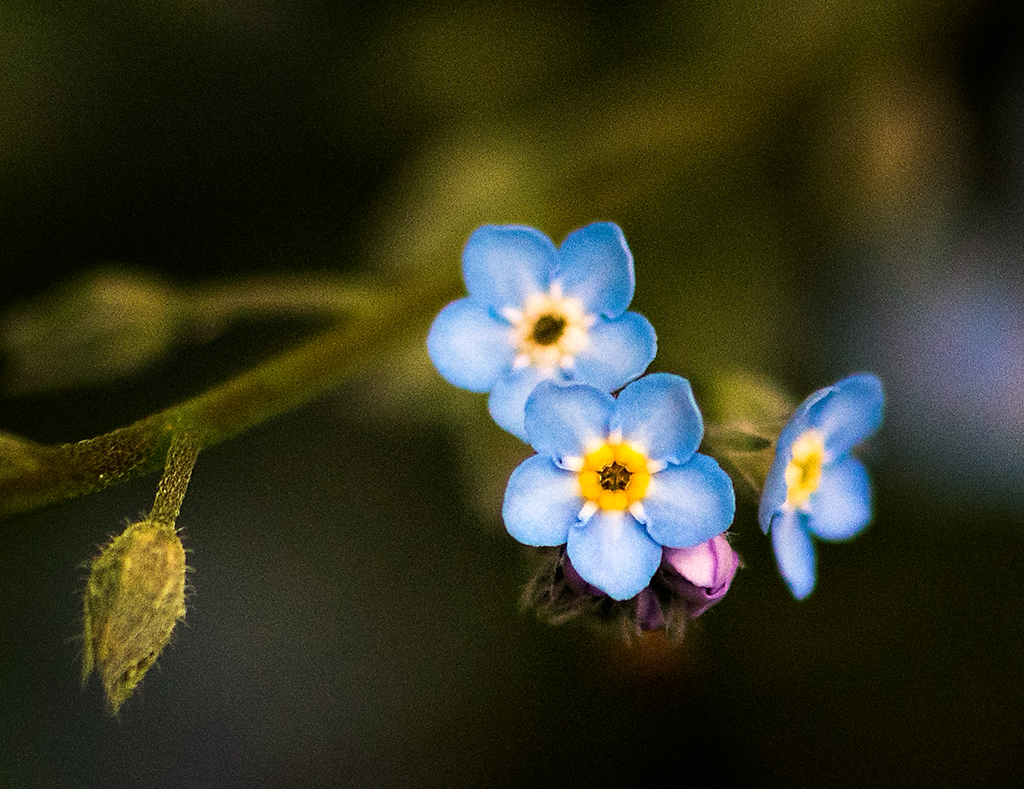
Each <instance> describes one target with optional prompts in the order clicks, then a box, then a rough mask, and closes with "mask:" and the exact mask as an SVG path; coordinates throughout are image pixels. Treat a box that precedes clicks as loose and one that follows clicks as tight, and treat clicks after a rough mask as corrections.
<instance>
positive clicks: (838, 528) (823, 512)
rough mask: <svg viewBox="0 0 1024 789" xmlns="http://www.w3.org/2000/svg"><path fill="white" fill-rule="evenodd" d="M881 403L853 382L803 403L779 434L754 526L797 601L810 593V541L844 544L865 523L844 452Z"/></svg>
mask: <svg viewBox="0 0 1024 789" xmlns="http://www.w3.org/2000/svg"><path fill="white" fill-rule="evenodd" d="M883 403H884V396H883V394H882V384H881V382H880V381H879V380H878V378H877V377H876V376H874V375H871V374H861V375H853V376H850V377H849V378H844V379H843V380H841V381H840V382H839V383H837V384H835V385H834V386H828V387H825V388H824V389H819V390H818V391H817V392H815V393H814V394H812V395H811V396H810V397H808V398H807V399H806V400H804V401H803V403H801V404H800V407H799V408H797V410H796V411H795V412H794V414H793V416H792V417H791V418H790V420H789V422H787V423H786V426H785V427H784V428H783V429H782V433H781V434H780V435H779V440H778V443H777V444H776V450H775V459H774V461H773V462H772V465H771V468H770V470H769V471H768V477H767V478H766V480H765V486H764V492H763V493H762V495H761V504H760V507H759V510H758V519H759V520H760V522H761V529H762V530H763V531H764V532H765V534H767V533H768V532H769V530H770V531H771V535H772V547H773V548H774V550H775V558H776V560H777V562H778V565H779V572H781V573H782V577H783V578H785V579H786V583H788V584H789V587H790V589H791V590H792V592H793V595H794V596H795V597H796V598H797V599H803V598H804V597H806V596H807V595H809V594H810V593H811V592H812V591H813V589H814V584H815V579H816V567H815V565H816V558H815V550H814V544H813V542H812V539H811V538H812V536H814V537H818V538H820V539H822V540H831V541H837V540H847V539H849V538H851V537H853V536H855V535H856V534H858V533H859V532H860V531H861V530H862V529H863V528H864V527H865V526H866V525H867V524H868V521H870V520H871V483H870V480H869V479H868V474H867V470H866V469H865V468H864V465H863V464H862V463H861V462H860V460H858V459H857V458H856V457H854V456H853V455H852V454H851V450H852V449H853V447H854V446H856V445H857V444H859V443H860V442H861V441H863V440H864V439H866V438H868V437H869V436H871V435H872V434H873V433H874V432H875V431H876V430H877V429H878V426H879V425H880V424H881V422H882V407H883Z"/></svg>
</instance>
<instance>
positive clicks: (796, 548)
mask: <svg viewBox="0 0 1024 789" xmlns="http://www.w3.org/2000/svg"><path fill="white" fill-rule="evenodd" d="M800 521H801V516H800V514H799V513H797V512H796V511H794V510H792V509H789V508H787V509H785V510H783V511H782V512H780V513H779V514H778V515H777V516H776V517H775V519H774V520H773V521H772V547H773V548H774V549H775V561H776V562H777V563H778V565H779V572H780V573H781V574H782V577H783V578H785V579H786V583H787V584H789V588H790V590H791V591H792V592H793V596H794V597H795V598H796V599H797V600H803V599H804V598H805V597H807V595H809V594H810V593H811V592H812V591H814V582H815V578H816V575H817V571H816V569H815V564H816V557H815V555H814V545H813V544H812V543H811V537H810V535H809V534H808V533H807V531H806V530H805V529H804V527H803V524H802V523H801V522H800Z"/></svg>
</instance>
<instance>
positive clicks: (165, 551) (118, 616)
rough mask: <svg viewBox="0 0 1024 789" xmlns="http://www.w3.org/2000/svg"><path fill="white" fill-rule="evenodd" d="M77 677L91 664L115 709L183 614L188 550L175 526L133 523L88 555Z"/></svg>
mask: <svg viewBox="0 0 1024 789" xmlns="http://www.w3.org/2000/svg"><path fill="white" fill-rule="evenodd" d="M84 613H85V646H84V652H83V655H82V682H83V684H84V683H85V682H86V681H87V680H88V678H89V675H90V674H91V673H92V672H93V670H94V669H95V670H96V671H97V672H98V673H99V675H100V679H101V680H102V681H103V687H104V689H105V691H106V694H107V704H108V706H109V709H110V713H111V714H112V715H113V714H116V713H117V711H118V709H119V708H120V707H121V705H122V704H123V703H124V702H125V701H126V700H127V699H128V697H129V696H131V695H132V692H133V691H134V690H135V687H136V685H138V684H139V682H140V681H141V680H142V678H143V676H145V674H146V671H148V670H149V667H150V666H152V665H153V663H154V662H155V661H156V659H157V658H158V657H159V656H160V652H161V651H163V648H164V647H165V646H166V645H167V642H168V641H170V638H171V633H172V632H173V630H174V626H175V624H177V622H178V620H180V619H184V618H185V550H184V548H183V547H182V545H181V540H180V539H179V537H178V534H177V532H176V531H175V529H174V527H173V526H169V525H167V524H157V523H154V522H153V521H149V520H146V521H142V522H140V523H133V524H132V525H131V526H129V527H128V528H127V529H125V531H124V533H123V534H121V535H120V536H119V537H117V538H116V539H115V540H114V541H113V542H112V543H111V544H110V545H108V546H107V547H106V548H105V549H104V550H103V552H102V553H101V554H100V556H99V557H97V558H96V559H95V560H94V561H93V563H92V570H91V572H90V574H89V583H88V586H87V587H86V590H85V604H84Z"/></svg>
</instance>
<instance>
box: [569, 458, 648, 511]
mask: <svg viewBox="0 0 1024 789" xmlns="http://www.w3.org/2000/svg"><path fill="white" fill-rule="evenodd" d="M579 481H580V491H581V493H582V494H583V497H584V498H585V499H586V500H587V501H588V502H589V503H590V504H591V505H592V506H596V507H599V508H600V509H603V510H624V509H627V508H628V507H630V506H632V505H634V504H637V503H638V502H639V501H640V500H641V499H643V497H644V493H646V492H647V486H648V485H649V484H650V481H651V471H650V469H649V468H648V465H647V458H646V457H644V456H643V455H642V454H641V453H640V452H637V451H636V450H635V449H632V448H631V447H629V446H627V445H626V444H622V443H606V444H602V445H601V446H600V447H598V448H597V449H595V450H594V451H593V452H588V453H587V455H586V457H584V458H583V467H582V468H581V469H580V471H579Z"/></svg>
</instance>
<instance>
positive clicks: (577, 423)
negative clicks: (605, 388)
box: [526, 382, 615, 462]
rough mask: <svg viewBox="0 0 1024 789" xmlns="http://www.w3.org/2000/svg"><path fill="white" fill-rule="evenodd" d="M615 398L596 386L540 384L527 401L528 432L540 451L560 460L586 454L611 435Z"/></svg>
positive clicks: (557, 460) (531, 442)
mask: <svg viewBox="0 0 1024 789" xmlns="http://www.w3.org/2000/svg"><path fill="white" fill-rule="evenodd" d="M614 408H615V399H614V398H613V397H612V396H611V395H610V394H607V393H605V392H601V391H598V390H597V389H595V388H594V387H592V386H586V385H583V384H572V385H570V386H559V385H557V384H555V383H552V382H545V383H543V384H541V385H539V386H538V387H537V388H536V389H535V390H534V392H533V394H532V395H530V399H529V400H527V401H526V432H527V435H528V436H529V438H530V444H532V445H533V448H534V449H536V450H537V451H538V452H539V453H540V454H542V455H547V456H548V457H552V458H554V459H555V461H556V462H560V461H561V459H562V458H564V457H582V456H583V455H584V454H586V452H587V450H588V448H593V446H594V444H597V443H600V442H603V441H604V440H605V439H606V438H607V437H608V418H609V417H610V416H611V414H612V411H613V410H614Z"/></svg>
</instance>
